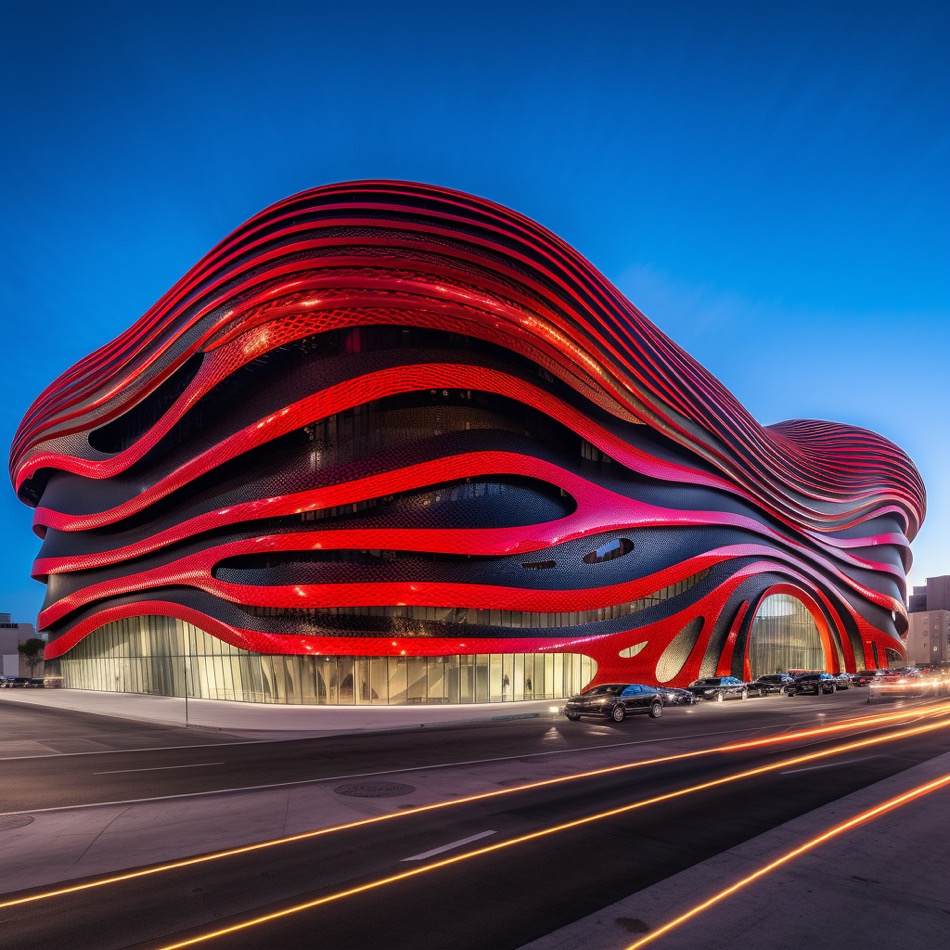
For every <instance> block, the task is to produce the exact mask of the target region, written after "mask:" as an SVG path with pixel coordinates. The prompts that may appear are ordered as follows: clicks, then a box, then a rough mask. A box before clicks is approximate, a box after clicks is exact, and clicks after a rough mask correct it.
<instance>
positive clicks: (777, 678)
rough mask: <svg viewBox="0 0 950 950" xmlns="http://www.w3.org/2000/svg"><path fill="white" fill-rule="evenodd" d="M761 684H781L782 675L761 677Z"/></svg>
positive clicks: (773, 674)
mask: <svg viewBox="0 0 950 950" xmlns="http://www.w3.org/2000/svg"><path fill="white" fill-rule="evenodd" d="M759 682H760V683H781V682H782V675H781V674H780V673H770V674H769V675H768V676H760V677H759Z"/></svg>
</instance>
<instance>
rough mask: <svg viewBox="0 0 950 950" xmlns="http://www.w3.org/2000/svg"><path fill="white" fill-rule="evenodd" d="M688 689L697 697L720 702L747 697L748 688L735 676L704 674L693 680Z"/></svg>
mask: <svg viewBox="0 0 950 950" xmlns="http://www.w3.org/2000/svg"><path fill="white" fill-rule="evenodd" d="M688 689H689V691H690V692H691V693H692V694H693V695H694V696H695V697H696V698H697V699H711V700H713V701H714V702H717V703H721V702H722V701H723V700H724V699H748V698H749V688H748V686H747V685H746V684H745V683H743V682H742V680H740V679H739V678H738V677H735V676H706V677H703V679H698V680H693V682H692V683H690V684H689V687H688Z"/></svg>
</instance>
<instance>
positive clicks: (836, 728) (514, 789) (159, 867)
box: [0, 703, 950, 909]
mask: <svg viewBox="0 0 950 950" xmlns="http://www.w3.org/2000/svg"><path fill="white" fill-rule="evenodd" d="M948 712H950V703H942V704H940V705H938V706H936V707H932V708H927V707H924V709H920V708H915V709H913V710H906V709H905V710H900V711H898V712H893V713H884V714H880V715H874V716H867V717H856V718H851V719H848V720H846V721H844V722H843V723H835V724H833V725H830V726H819V727H816V728H814V729H804V730H799V731H798V732H786V733H778V734H776V735H772V736H765V737H764V738H761V739H747V740H744V741H742V742H733V743H728V744H726V745H721V746H715V747H713V748H711V749H696V750H694V751H692V752H678V753H675V754H673V755H665V756H659V757H657V758H653V759H642V760H640V761H637V762H624V763H621V764H620V765H610V766H605V767H603V768H599V769H591V770H589V771H585V772H573V773H571V774H569V775H561V776H558V777H556V778H550V779H542V780H540V781H536V782H526V783H525V784H523V785H514V786H511V787H510V788H502V789H495V790H493V791H491V792H480V793H477V794H474V795H466V796H463V797H460V798H453V799H451V800H448V801H441V802H432V803H430V804H428V805H419V806H417V807H415V808H413V809H411V810H406V811H398V812H391V813H389V814H385V815H375V816H374V817H372V818H361V819H359V820H357V821H351V822H346V823H344V824H341V825H331V826H330V827H328V828H315V829H313V830H312V831H303V832H300V833H299V834H294V835H286V836H284V837H281V838H270V839H268V840H266V841H258V842H255V843H254V844H247V845H241V846H239V847H236V848H226V849H223V850H221V851H212V852H209V853H208V854H201V855H197V856H195V857H191V858H182V859H180V860H177V861H168V862H165V863H163V864H156V865H153V866H151V867H145V868H138V869H136V870H134V871H124V872H121V873H118V874H112V875H109V876H107V877H102V878H96V879H94V880H91V881H83V883H81V884H69V885H65V886H63V887H57V888H53V889H52V890H48V891H41V892H39V893H37V894H29V895H27V896H25V897H16V898H12V899H10V900H5V901H0V909H3V908H6V907H16V906H18V905H20V904H30V903H35V902H37V901H43V900H49V899H51V898H54V897H62V896H65V895H67V894H75V893H78V892H80V891H87V890H91V889H93V888H98V887H107V886H108V885H111V884H120V883H122V882H123V881H131V880H135V879H136V878H141V877H149V876H152V875H156V874H163V873H165V872H168V871H175V870H180V869H181V868H187V867H194V866H196V865H200V864H207V863H210V862H211V861H218V860H222V859H224V858H230V857H235V856H237V855H241V854H249V853H251V852H254V851H262V850H265V849H267V848H274V847H278V846H280V845H286V844H296V843H299V842H301V841H307V840H310V839H312V838H319V837H322V836H324V835H330V834H334V833H336V832H341V831H352V830H354V829H356V828H361V827H366V826H367V825H373V824H379V823H381V822H386V821H397V820H399V819H401V818H409V817H412V816H414V815H420V814H425V813H426V812H432V811H438V810H440V809H444V808H454V807H457V806H459V805H469V804H472V803H473V802H479V801H488V800H490V799H493V798H501V797H503V796H505V795H515V794H517V793H519V792H526V791H534V790H536V789H540V788H548V787H551V786H555V785H561V784H566V783H568V782H576V781H581V780H583V779H589V778H599V777H601V776H605V775H611V774H616V773H618V772H624V771H629V770H632V769H639V768H646V767H648V766H652V765H665V764H668V763H670V762H679V761H683V760H686V759H695V758H700V757H702V756H706V755H714V754H723V753H727V752H744V751H748V750H750V749H758V748H762V747H765V746H769V745H778V744H781V743H785V742H793V741H795V740H797V739H819V738H821V737H822V736H827V735H831V734H833V733H835V732H843V731H847V730H849V729H854V728H857V727H859V726H861V727H874V726H881V725H888V724H891V723H895V722H899V721H901V720H903V719H916V718H922V717H923V716H924V715H925V714H926V715H931V716H935V717H936V716H939V715H944V714H946V713H948Z"/></svg>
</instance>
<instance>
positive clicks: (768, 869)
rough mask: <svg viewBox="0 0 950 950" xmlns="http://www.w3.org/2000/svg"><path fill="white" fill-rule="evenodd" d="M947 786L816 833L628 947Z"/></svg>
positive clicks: (938, 784)
mask: <svg viewBox="0 0 950 950" xmlns="http://www.w3.org/2000/svg"><path fill="white" fill-rule="evenodd" d="M947 785H950V774H947V775H943V776H941V777H940V778H937V779H934V780H933V781H930V782H925V783H924V784H923V785H918V786H917V787H916V788H912V789H911V790H910V791H909V792H904V793H903V794H902V795H897V796H895V797H894V798H890V799H888V800H887V801H886V802H882V803H881V804H880V805H875V806H874V807H873V808H869V809H867V810H866V811H863V812H861V813H860V814H858V815H855V816H854V817H852V818H849V819H847V821H843V822H841V823H840V824H837V825H835V826H834V827H832V828H829V829H828V830H827V831H824V832H822V833H821V834H820V835H816V836H815V837H814V838H810V839H809V840H808V841H806V842H805V843H804V844H801V845H799V846H798V847H797V848H794V849H793V850H791V851H789V852H788V854H783V855H782V857H780V858H776V860H774V861H772V862H770V863H769V864H766V865H765V866H764V867H761V868H759V870H758V871H754V872H753V873H752V874H749V875H747V876H746V877H744V878H742V880H740V881H736V883H735V884H732V885H730V886H729V887H726V888H724V889H723V890H721V891H719V893H718V894H714V895H713V896H712V897H710V898H709V899H708V900H705V901H703V902H702V903H701V904H697V905H696V906H695V907H693V908H691V909H690V910H688V911H686V912H685V913H683V914H680V915H679V917H675V918H674V919H673V920H671V921H670V922H669V923H666V924H664V925H663V926H662V927H658V928H657V929H656V930H654V931H653V932H652V933H650V934H648V935H647V936H646V937H641V938H640V939H639V940H638V941H637V942H636V943H632V944H630V946H629V947H627V948H626V950H638V948H639V947H644V946H646V945H647V944H648V943H651V942H652V941H654V940H656V939H657V938H658V937H662V936H663V934H666V933H669V932H670V931H671V930H673V929H674V928H675V927H679V926H680V924H684V923H686V921H688V920H692V919H693V918H694V917H697V916H698V915H699V914H701V913H703V911H705V910H708V909H709V908H710V907H713V906H714V905H715V904H718V903H719V902H720V901H723V900H725V899H726V898H727V897H730V896H732V895H733V894H735V893H736V892H737V891H740V890H742V888H744V887H748V886H749V885H750V884H752V883H754V882H755V881H758V880H760V879H761V878H763V877H765V876H766V875H767V874H771V873H772V872H773V871H775V870H776V869H777V868H780V867H781V866H782V865H783V864H787V863H788V862H789V861H792V860H794V859H795V858H797V857H799V856H801V855H803V854H805V853H806V852H808V851H811V850H813V849H814V848H817V847H818V846H819V845H821V844H824V843H825V842H826V841H830V840H831V839H832V838H836V837H837V836H838V835H842V834H844V833H845V832H846V831H850V830H851V829H852V828H856V827H857V826H858V825H863V824H866V823H867V822H869V821H873V820H874V819H875V818H879V817H880V816H881V815H884V814H886V813H887V812H889V811H893V810H894V809H895V808H900V807H902V806H903V805H907V804H909V803H910V802H912V801H915V800H916V799H918V798H922V797H923V796H924V795H929V794H930V793H931V792H935V791H937V790H938V789H941V788H944V787H945V786H947Z"/></svg>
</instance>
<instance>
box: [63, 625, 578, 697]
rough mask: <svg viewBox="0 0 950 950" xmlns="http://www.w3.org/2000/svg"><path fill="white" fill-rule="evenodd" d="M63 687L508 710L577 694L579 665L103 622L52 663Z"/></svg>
mask: <svg viewBox="0 0 950 950" xmlns="http://www.w3.org/2000/svg"><path fill="white" fill-rule="evenodd" d="M59 663H60V668H61V670H62V675H63V685H64V686H65V687H67V688H70V689H94V690H105V691H113V692H132V693H150V694H155V695H161V696H183V695H184V694H185V688H186V682H187V690H188V695H189V696H191V697H195V698H199V699H225V700H236V701H242V702H257V703H292V704H314V705H334V706H335V705H346V706H350V705H394V706H398V705H406V704H439V705H444V704H447V703H486V702H518V701H522V700H530V699H557V698H563V697H565V696H571V695H573V694H574V693H577V692H580V690H581V689H583V687H584V686H586V685H587V683H589V682H590V680H591V679H592V678H593V676H594V672H595V670H596V664H595V663H594V661H593V660H591V659H590V658H589V657H586V656H581V655H579V654H571V653H568V654H564V653H537V654H535V653H527V654H525V653H514V654H512V653H506V654H501V653H496V654H491V655H489V654H478V655H476V656H430V657H405V656H398V657H352V656H285V655H274V656H271V655H263V654H258V653H248V652H246V651H244V650H239V649H238V648H237V647H232V646H231V645H230V644H228V643H225V642H224V641H222V640H218V639H217V638H216V637H212V636H210V635H209V634H206V633H204V631H202V630H200V629H198V628H197V627H195V626H193V625H192V624H185V623H181V622H179V621H176V620H172V619H169V618H166V617H137V618H132V619H128V620H120V621H116V622H114V623H111V624H107V625H106V626H104V627H101V628H100V629H99V630H96V631H95V632H93V633H92V634H90V635H89V636H87V637H86V638H85V639H84V640H82V641H81V642H80V643H78V644H77V645H76V646H75V647H73V649H72V650H70V651H69V652H68V653H67V654H65V655H64V656H63V657H62V658H61V660H60V661H59Z"/></svg>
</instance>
